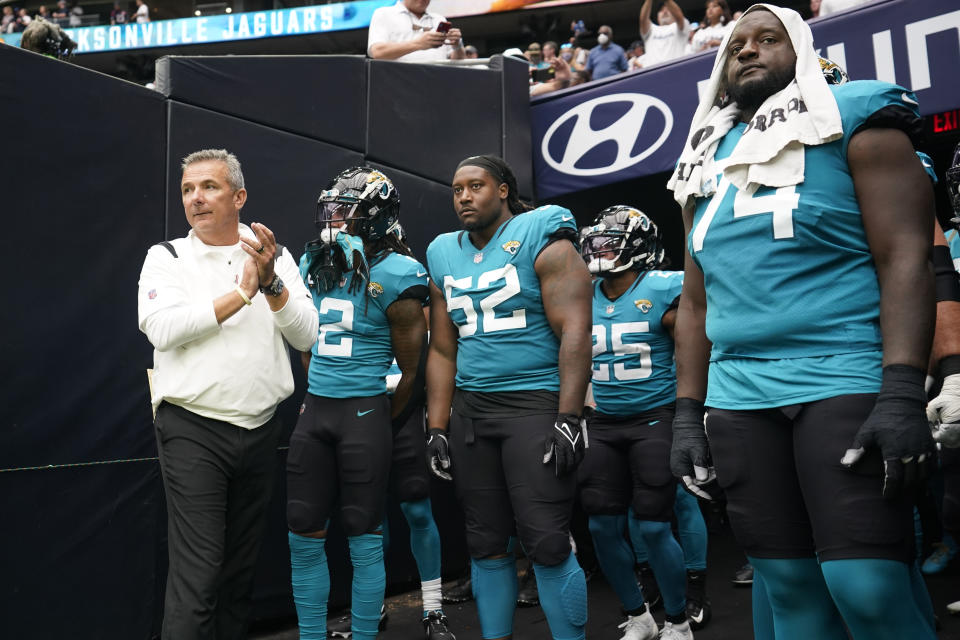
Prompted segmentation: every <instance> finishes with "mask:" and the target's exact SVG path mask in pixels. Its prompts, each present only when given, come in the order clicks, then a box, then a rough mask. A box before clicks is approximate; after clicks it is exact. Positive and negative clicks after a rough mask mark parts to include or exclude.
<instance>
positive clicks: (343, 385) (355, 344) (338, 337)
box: [301, 253, 427, 398]
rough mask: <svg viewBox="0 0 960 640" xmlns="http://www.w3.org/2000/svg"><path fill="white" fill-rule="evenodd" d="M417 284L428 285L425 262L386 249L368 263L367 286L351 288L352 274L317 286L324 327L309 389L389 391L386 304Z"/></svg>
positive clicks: (330, 393)
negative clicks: (327, 286) (328, 286)
mask: <svg viewBox="0 0 960 640" xmlns="http://www.w3.org/2000/svg"><path fill="white" fill-rule="evenodd" d="M305 257H306V256H304V258H305ZM304 258H301V273H303V272H304V269H303V260H304ZM417 285H419V286H422V287H426V286H427V270H426V269H425V268H424V267H423V265H422V264H420V263H419V262H418V261H416V260H415V259H413V258H411V257H409V256H404V255H400V254H396V253H388V254H387V255H386V256H385V257H383V258H381V259H379V260H378V261H376V262H374V263H372V264H371V265H370V280H369V282H368V283H367V290H366V291H363V290H362V289H361V290H360V291H357V292H356V293H350V291H349V288H350V278H349V277H345V278H343V279H341V282H340V285H339V286H338V287H335V288H333V289H331V290H330V291H328V292H326V293H325V294H317V293H316V292H315V291H314V294H313V303H314V305H316V307H317V311H318V313H319V314H320V333H319V335H318V337H317V342H316V343H315V344H314V345H313V349H312V350H311V358H310V371H309V373H308V375H307V385H308V387H307V388H308V391H309V392H310V393H312V394H314V395H318V396H323V397H326V398H362V397H367V396H375V395H379V394H381V393H385V392H386V390H387V384H386V375H387V371H388V370H389V368H390V365H391V363H393V345H392V341H391V339H390V323H389V321H388V320H387V307H389V306H390V305H391V304H392V303H393V302H395V301H396V300H397V298H398V297H399V295H400V294H401V293H403V292H404V291H406V290H407V289H409V288H411V287H415V286H417Z"/></svg>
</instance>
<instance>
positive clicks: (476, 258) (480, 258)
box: [473, 251, 483, 264]
mask: <svg viewBox="0 0 960 640" xmlns="http://www.w3.org/2000/svg"><path fill="white" fill-rule="evenodd" d="M481 262H483V254H482V253H480V252H479V251H478V252H477V253H475V254H473V263H474V264H480V263H481Z"/></svg>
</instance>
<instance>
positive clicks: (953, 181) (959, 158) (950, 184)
mask: <svg viewBox="0 0 960 640" xmlns="http://www.w3.org/2000/svg"><path fill="white" fill-rule="evenodd" d="M944 184H945V185H946V187H947V196H948V197H949V198H950V207H951V208H952V209H953V217H952V218H950V222H952V223H953V225H954V226H955V227H960V144H958V145H957V147H956V149H954V150H953V162H952V163H951V164H950V168H949V169H947V173H946V175H945V176H944Z"/></svg>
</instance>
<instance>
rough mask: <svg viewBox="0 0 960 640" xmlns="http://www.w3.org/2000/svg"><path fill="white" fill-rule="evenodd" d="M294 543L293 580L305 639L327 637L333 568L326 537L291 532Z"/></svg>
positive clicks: (288, 538) (291, 549) (300, 624)
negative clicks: (326, 546)
mask: <svg viewBox="0 0 960 640" xmlns="http://www.w3.org/2000/svg"><path fill="white" fill-rule="evenodd" d="M287 540H288V542H289V543H290V583H291V584H292V585H293V602H294V604H295V605H296V608H297V621H298V624H299V626H300V638H302V640H326V638H327V599H328V598H329V597H330V570H329V568H328V567H327V554H326V551H325V550H324V543H325V542H326V541H325V540H324V539H323V538H308V537H306V536H298V535H297V534H295V533H293V532H292V531H290V532H288V533H287Z"/></svg>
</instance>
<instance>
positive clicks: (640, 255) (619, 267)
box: [580, 205, 664, 275]
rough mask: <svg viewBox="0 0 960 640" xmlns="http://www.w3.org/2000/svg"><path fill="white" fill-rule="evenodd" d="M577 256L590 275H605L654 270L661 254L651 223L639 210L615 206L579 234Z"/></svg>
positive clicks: (657, 232)
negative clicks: (581, 257) (630, 270)
mask: <svg viewBox="0 0 960 640" xmlns="http://www.w3.org/2000/svg"><path fill="white" fill-rule="evenodd" d="M580 255H582V256H583V259H584V260H585V261H586V263H587V268H588V269H589V270H590V273H593V274H597V275H605V274H612V273H620V272H621V271H626V270H627V269H634V270H636V271H649V270H650V269H656V268H658V267H660V265H662V264H663V258H664V250H663V242H662V241H661V239H660V230H659V229H657V225H656V224H655V223H654V222H653V220H651V219H650V218H648V217H647V215H646V214H645V213H643V212H642V211H640V210H639V209H635V208H633V207H629V206H627V205H617V206H614V207H608V208H606V209H604V210H603V211H601V212H600V213H599V214H597V219H596V220H594V223H593V226H591V227H585V228H584V229H583V230H582V231H581V232H580Z"/></svg>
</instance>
